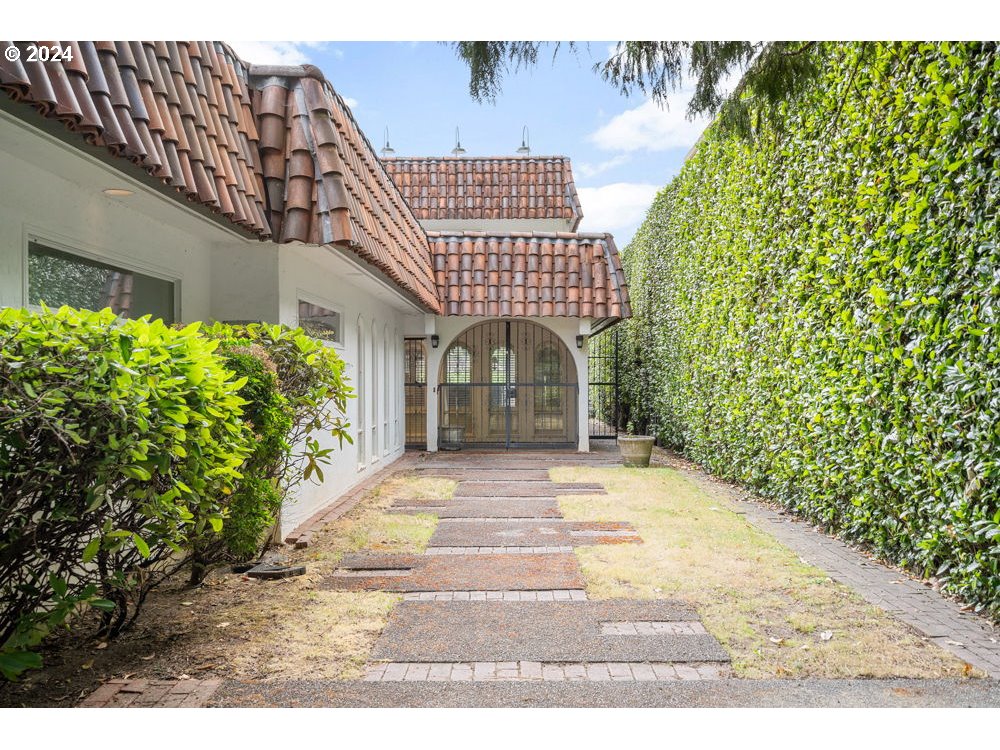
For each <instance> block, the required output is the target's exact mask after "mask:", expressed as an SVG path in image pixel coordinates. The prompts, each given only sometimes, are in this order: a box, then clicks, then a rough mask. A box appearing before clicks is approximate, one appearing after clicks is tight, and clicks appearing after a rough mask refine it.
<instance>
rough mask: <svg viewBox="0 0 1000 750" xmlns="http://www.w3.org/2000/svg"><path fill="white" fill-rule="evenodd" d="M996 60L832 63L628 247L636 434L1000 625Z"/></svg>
mask: <svg viewBox="0 0 1000 750" xmlns="http://www.w3.org/2000/svg"><path fill="white" fill-rule="evenodd" d="M998 202H1000V51H998V49H997V45H996V44H995V43H994V44H982V43H970V44H915V43H899V44H869V45H867V46H866V47H862V46H861V45H856V44H847V45H837V46H836V47H835V48H834V50H833V52H832V56H831V60H830V62H829V63H828V66H827V69H826V72H825V75H824V77H823V78H822V80H821V81H820V82H819V83H818V84H817V85H816V86H815V87H814V89H813V90H812V91H811V92H810V93H809V94H808V95H807V96H806V98H805V99H804V100H802V101H800V102H799V103H798V104H796V105H795V106H794V109H793V110H792V111H789V112H788V113H787V115H786V117H785V118H784V127H783V130H782V132H781V133H777V132H765V133H761V134H760V135H759V137H758V138H757V139H755V140H754V141H752V142H748V141H746V140H741V139H738V138H736V137H725V136H724V135H722V134H720V133H718V132H715V130H714V129H710V130H709V132H708V133H707V134H706V136H705V137H704V138H703V140H702V142H701V143H700V144H699V146H698V147H697V150H696V152H695V153H694V155H693V156H692V157H691V158H690V159H689V160H688V161H687V163H686V164H685V166H684V168H683V170H682V171H681V173H680V175H679V176H678V177H677V178H676V179H675V180H674V181H673V182H672V183H671V184H669V185H668V186H667V187H666V188H665V189H664V190H663V191H662V192H661V193H660V194H659V196H658V197H657V199H656V201H655V203H654V205H653V206H652V208H651V209H650V211H649V214H648V216H647V218H646V221H645V223H644V224H643V226H642V228H641V229H640V231H639V232H638V234H637V235H636V237H635V239H634V240H633V242H632V243H631V244H630V245H629V247H628V248H627V249H626V251H625V263H626V269H627V273H628V276H629V280H630V283H631V291H632V294H633V300H634V306H635V312H636V317H635V319H634V320H632V321H630V322H629V323H627V324H626V326H625V329H624V333H625V340H626V351H627V357H628V364H627V366H626V367H624V368H623V370H624V371H626V372H627V373H629V376H628V379H627V381H626V384H625V395H624V398H625V403H626V409H627V410H628V413H629V414H630V419H631V420H632V421H633V423H634V424H635V426H636V428H637V429H651V430H653V431H655V432H656V434H657V435H658V436H659V437H660V438H661V440H663V441H665V442H666V443H667V444H670V445H673V446H675V447H678V448H681V449H682V450H683V451H684V453H685V454H687V455H688V456H689V457H691V458H692V459H694V460H696V461H698V462H700V463H701V464H703V465H704V466H706V467H707V468H708V469H709V470H711V471H713V472H715V473H717V474H719V475H722V476H724V477H727V478H730V479H734V480H737V481H739V482H742V483H743V484H745V485H748V486H749V487H751V488H753V489H754V490H756V491H757V492H758V493H760V494H762V495H764V496H765V497H768V498H772V499H774V500H778V501H780V502H782V503H784V504H785V505H786V506H788V507H790V508H792V509H793V510H795V511H796V512H798V513H800V514H802V515H804V516H806V517H808V518H810V519H812V520H814V521H817V522H820V523H822V524H824V525H825V526H826V527H827V528H830V529H833V530H835V531H837V532H838V533H840V534H842V535H843V536H845V537H847V538H849V539H851V540H855V541H858V542H861V543H864V544H866V545H868V546H870V547H871V548H872V549H874V550H875V551H876V552H877V553H879V554H880V555H882V556H884V557H887V558H889V559H891V560H894V561H896V562H899V563H902V564H904V565H906V566H907V567H909V568H911V569H913V570H916V571H918V572H920V573H923V574H926V575H936V576H937V577H939V578H940V579H941V580H942V582H943V585H944V586H945V588H946V589H947V590H949V591H952V592H954V593H958V594H960V595H962V596H963V597H965V598H966V599H968V600H970V601H972V602H975V603H976V604H977V605H978V606H979V607H980V608H981V609H983V608H985V609H989V610H991V611H992V613H993V614H994V615H996V614H997V613H1000V496H998V492H1000V465H998V460H1000V353H998V334H1000V331H998V328H997V316H998V310H1000V249H998V245H997V243H998V239H1000V227H998V211H997V208H998Z"/></svg>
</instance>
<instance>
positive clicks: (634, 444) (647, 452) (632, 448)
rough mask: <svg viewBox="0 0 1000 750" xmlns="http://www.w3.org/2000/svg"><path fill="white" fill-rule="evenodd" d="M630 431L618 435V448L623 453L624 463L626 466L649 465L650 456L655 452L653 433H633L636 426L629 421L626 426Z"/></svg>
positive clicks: (626, 429)
mask: <svg viewBox="0 0 1000 750" xmlns="http://www.w3.org/2000/svg"><path fill="white" fill-rule="evenodd" d="M625 431H626V432H627V433H628V434H626V435H619V436H618V448H619V450H621V453H622V463H623V464H624V465H625V466H649V458H650V456H651V455H652V454H653V442H654V441H655V440H656V438H654V437H653V436H652V435H633V434H632V433H633V432H634V431H635V426H634V425H633V424H632V423H631V422H629V423H628V426H627V427H626V428H625Z"/></svg>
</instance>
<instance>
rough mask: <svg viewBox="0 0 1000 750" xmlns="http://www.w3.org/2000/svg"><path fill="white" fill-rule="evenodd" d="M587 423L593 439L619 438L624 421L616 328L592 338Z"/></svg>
mask: <svg viewBox="0 0 1000 750" xmlns="http://www.w3.org/2000/svg"><path fill="white" fill-rule="evenodd" d="M587 364H588V367H587V371H588V373H589V380H590V382H589V383H588V399H587V401H588V408H587V420H588V424H589V430H590V437H591V439H594V438H597V439H601V438H617V437H618V426H619V422H620V421H621V403H620V401H619V398H618V381H619V371H618V368H619V363H618V329H616V328H612V329H611V330H610V331H605V332H604V333H601V334H599V335H597V336H594V337H593V338H591V339H590V352H589V355H588V358H587Z"/></svg>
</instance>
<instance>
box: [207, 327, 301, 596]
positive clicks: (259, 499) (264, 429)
mask: <svg viewBox="0 0 1000 750" xmlns="http://www.w3.org/2000/svg"><path fill="white" fill-rule="evenodd" d="M217 352H218V354H219V355H220V357H221V359H222V362H223V363H224V366H225V367H226V369H228V370H231V371H232V372H233V373H234V374H235V375H236V376H237V377H238V378H240V379H241V380H242V381H244V385H243V387H242V388H240V390H239V396H240V398H242V399H243V400H244V401H245V402H246V403H245V404H244V406H243V419H244V421H245V422H246V423H247V424H248V425H249V427H250V428H251V430H252V433H253V450H252V452H251V454H250V455H249V456H248V457H247V459H246V461H245V462H244V463H243V465H242V466H241V467H240V473H241V474H242V475H243V476H242V478H241V479H239V480H238V481H237V483H236V486H235V489H234V490H233V492H232V494H231V495H229V497H228V498H227V501H226V504H225V511H224V514H225V522H224V523H223V526H222V530H221V531H220V532H218V533H216V534H205V535H202V536H201V537H199V538H197V539H196V540H194V544H193V547H194V550H193V551H194V554H193V556H192V560H191V582H192V583H200V582H201V581H202V580H203V579H204V577H205V575H206V574H207V573H208V571H209V569H210V567H211V565H213V564H215V563H218V562H222V561H227V560H249V559H251V558H253V557H255V556H256V555H257V554H258V553H259V552H260V550H261V547H262V545H263V543H264V542H265V540H266V538H267V536H268V531H269V530H270V529H271V527H272V526H273V525H274V522H275V519H276V518H277V515H278V513H279V512H280V510H281V502H282V500H283V498H284V492H283V488H282V487H281V482H280V478H281V470H282V466H283V464H284V461H285V459H286V458H287V456H288V454H289V453H290V451H291V447H290V446H289V444H288V442H287V440H286V437H287V435H288V434H289V432H290V430H291V426H292V419H291V409H290V407H289V406H288V402H287V400H286V399H285V397H284V396H282V395H281V393H280V392H279V390H278V379H277V375H276V374H275V367H274V364H273V363H272V362H271V359H270V357H268V355H267V352H265V351H264V350H263V349H262V348H261V347H260V346H257V345H255V344H248V342H246V341H239V340H237V339H232V338H229V339H222V340H221V345H220V346H219V349H218V350H217Z"/></svg>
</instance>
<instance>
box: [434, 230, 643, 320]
mask: <svg viewBox="0 0 1000 750" xmlns="http://www.w3.org/2000/svg"><path fill="white" fill-rule="evenodd" d="M427 237H428V239H429V240H430V243H431V251H432V253H433V259H434V279H435V282H436V283H437V290H438V295H439V296H440V299H441V303H442V305H443V310H442V312H443V314H445V315H489V316H505V317H506V316H512V317H532V316H556V317H571V318H598V319H621V318H628V317H630V316H631V315H632V310H631V307H630V305H629V296H628V286H627V285H626V283H625V274H624V272H623V271H622V265H621V259H620V258H619V256H618V248H617V247H616V246H615V241H614V238H613V237H612V236H611V235H610V234H578V233H575V232H496V233H494V232H427Z"/></svg>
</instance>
